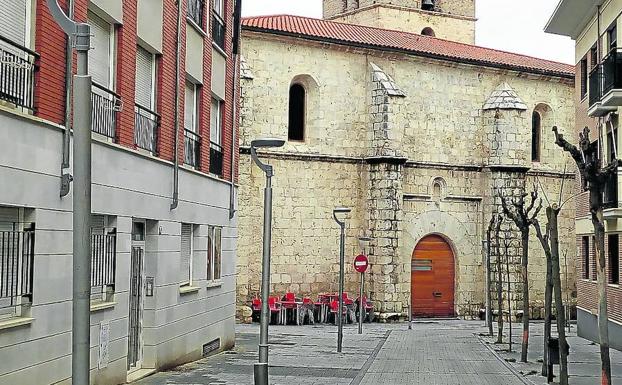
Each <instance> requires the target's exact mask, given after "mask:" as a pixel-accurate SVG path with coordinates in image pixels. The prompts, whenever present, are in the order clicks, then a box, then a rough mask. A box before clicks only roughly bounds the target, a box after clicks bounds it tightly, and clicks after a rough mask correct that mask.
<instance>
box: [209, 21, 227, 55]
mask: <svg viewBox="0 0 622 385" xmlns="http://www.w3.org/2000/svg"><path fill="white" fill-rule="evenodd" d="M225 35H226V29H225V21H224V20H223V19H222V18H221V17H220V15H218V14H217V13H215V12H214V13H213V14H212V39H214V43H216V45H217V46H218V47H219V48H220V49H221V50H223V51H224V50H225Z"/></svg>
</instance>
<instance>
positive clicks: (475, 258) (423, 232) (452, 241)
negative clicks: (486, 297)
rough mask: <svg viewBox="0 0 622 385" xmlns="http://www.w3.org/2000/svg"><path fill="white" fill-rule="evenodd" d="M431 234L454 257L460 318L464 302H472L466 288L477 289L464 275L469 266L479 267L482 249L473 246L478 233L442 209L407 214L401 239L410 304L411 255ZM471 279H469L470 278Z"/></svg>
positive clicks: (456, 303) (456, 309) (455, 289)
mask: <svg viewBox="0 0 622 385" xmlns="http://www.w3.org/2000/svg"><path fill="white" fill-rule="evenodd" d="M429 235H439V236H441V237H442V238H443V239H444V240H445V241H446V242H447V244H448V245H449V246H450V247H451V250H452V251H453V257H454V269H455V279H454V293H455V295H454V309H455V313H456V314H457V315H461V307H460V305H461V303H466V302H469V301H471V297H470V296H471V295H472V290H470V289H469V290H463V287H467V286H468V287H469V288H471V287H474V283H472V282H463V281H465V280H467V279H474V277H473V276H472V275H471V274H469V275H466V276H465V275H461V272H462V271H463V269H464V267H465V262H468V265H477V264H478V263H479V262H480V261H481V250H480V249H479V248H477V247H476V244H474V239H475V238H476V237H477V234H476V233H473V234H470V233H469V232H468V231H467V228H466V227H465V226H464V225H463V224H462V223H461V222H460V221H459V220H458V219H457V218H455V217H454V216H452V215H450V214H448V213H446V212H443V211H439V210H431V211H426V212H424V213H420V214H415V213H406V214H405V215H404V221H403V231H402V236H401V239H400V258H401V261H402V264H403V265H402V266H403V267H402V271H404V273H405V274H404V275H403V278H402V282H403V283H404V284H405V286H406V284H407V285H408V286H407V287H408V293H404V294H406V295H408V299H406V298H404V301H405V302H406V301H410V299H411V298H410V297H411V293H410V288H411V283H412V277H411V270H412V256H413V252H414V250H415V249H416V247H417V244H419V242H420V241H421V240H422V239H423V238H425V237H426V236H429ZM469 277H470V278H469Z"/></svg>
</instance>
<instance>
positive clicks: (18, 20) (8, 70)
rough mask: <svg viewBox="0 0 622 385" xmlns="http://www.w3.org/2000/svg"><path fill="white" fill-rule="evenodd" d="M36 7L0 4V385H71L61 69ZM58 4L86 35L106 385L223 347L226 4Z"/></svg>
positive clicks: (229, 115)
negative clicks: (89, 35) (87, 30)
mask: <svg viewBox="0 0 622 385" xmlns="http://www.w3.org/2000/svg"><path fill="white" fill-rule="evenodd" d="M46 3H47V2H46V0H0V15H1V16H2V17H0V59H1V60H0V384H3V385H5V384H11V385H14V384H20V385H30V384H32V385H45V384H70V383H71V378H70V377H71V304H72V301H71V300H72V290H71V287H72V285H71V280H72V212H71V210H72V195H73V193H75V191H74V190H73V186H69V187H70V188H69V190H67V188H66V187H67V186H66V184H65V183H63V182H66V181H67V177H63V176H62V175H63V174H68V175H70V174H71V168H70V167H69V165H70V164H71V161H70V160H71V157H70V155H71V154H70V153H69V148H70V146H69V145H68V144H69V143H70V140H71V130H70V128H71V120H72V119H71V110H70V109H69V106H70V103H68V94H67V81H66V75H67V73H68V69H69V68H71V69H72V72H74V73H75V56H73V57H72V55H71V54H67V46H68V41H67V38H66V36H65V34H64V33H63V32H62V31H61V29H60V28H59V27H58V26H57V25H56V23H55V22H54V20H53V18H52V16H51V14H50V12H49V9H48V7H47V4H46ZM59 3H60V5H61V7H63V8H64V9H65V10H66V11H67V12H69V11H70V9H73V13H74V17H75V19H76V20H78V21H84V22H88V23H89V24H90V25H91V32H92V35H93V36H92V39H91V46H92V49H91V50H90V51H89V61H90V68H89V73H90V74H91V76H92V79H93V89H92V95H91V101H92V107H93V108H92V127H91V128H92V138H93V144H92V149H93V162H92V175H93V185H92V189H93V199H92V207H93V209H92V210H93V213H92V215H93V228H92V277H91V285H92V305H91V378H92V383H94V384H119V383H125V382H126V381H128V380H132V379H134V378H137V377H141V376H143V375H146V374H148V373H151V372H153V371H156V370H161V369H164V368H168V367H171V366H174V365H177V364H181V363H184V362H188V361H191V360H194V359H198V358H200V357H201V356H203V355H206V354H210V353H212V352H215V351H219V350H222V349H226V348H228V347H231V346H232V345H233V343H234V315H235V278H234V274H235V258H236V255H235V250H236V236H237V217H236V215H235V212H236V207H235V197H236V185H235V183H236V179H237V176H236V175H237V158H236V149H237V147H236V146H235V145H234V143H235V140H236V139H235V137H236V135H237V133H236V131H237V124H236V121H237V119H236V117H235V115H234V114H235V113H236V112H235V105H236V103H237V100H236V97H237V92H236V89H235V87H236V86H237V83H236V81H235V71H236V67H237V66H236V57H237V55H236V54H235V53H234V51H233V49H234V47H233V46H234V44H233V36H234V31H235V28H236V27H235V24H236V23H235V21H234V17H233V15H234V9H235V7H236V2H235V1H234V0H183V1H179V2H177V1H175V0H123V1H122V0H63V1H59ZM178 3H179V4H178ZM178 16H179V19H178ZM178 20H180V23H179V24H178ZM178 25H179V28H178ZM178 36H179V39H178ZM176 74H178V75H176ZM175 159H177V162H175ZM176 169H177V170H178V173H177V175H178V178H174V175H175V170H176Z"/></svg>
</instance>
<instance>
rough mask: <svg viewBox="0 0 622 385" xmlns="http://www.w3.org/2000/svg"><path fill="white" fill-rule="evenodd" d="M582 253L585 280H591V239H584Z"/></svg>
mask: <svg viewBox="0 0 622 385" xmlns="http://www.w3.org/2000/svg"><path fill="white" fill-rule="evenodd" d="M581 253H582V254H583V255H582V257H583V278H584V279H590V237H583V239H582V247H581Z"/></svg>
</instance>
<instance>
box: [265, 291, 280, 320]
mask: <svg viewBox="0 0 622 385" xmlns="http://www.w3.org/2000/svg"><path fill="white" fill-rule="evenodd" d="M268 310H270V319H271V320H272V319H273V318H276V319H275V320H274V322H273V323H277V324H279V323H281V302H279V297H270V298H268Z"/></svg>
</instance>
